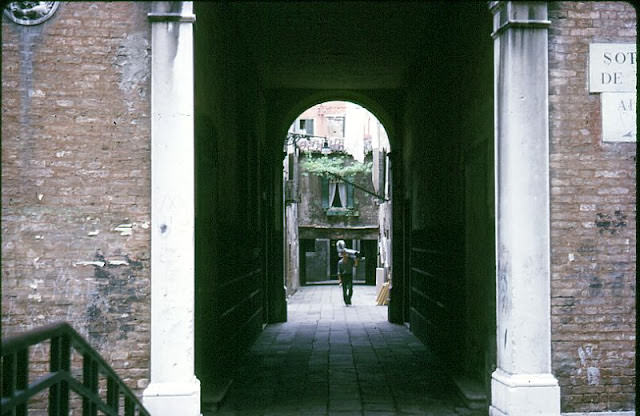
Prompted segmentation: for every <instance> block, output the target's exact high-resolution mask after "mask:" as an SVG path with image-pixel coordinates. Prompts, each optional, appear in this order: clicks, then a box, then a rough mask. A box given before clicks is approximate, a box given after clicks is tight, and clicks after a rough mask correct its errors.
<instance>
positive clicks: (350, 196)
mask: <svg viewBox="0 0 640 416" xmlns="http://www.w3.org/2000/svg"><path fill="white" fill-rule="evenodd" d="M347 208H353V185H351V184H350V183H348V184H347Z"/></svg>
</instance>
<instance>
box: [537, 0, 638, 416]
mask: <svg viewBox="0 0 640 416" xmlns="http://www.w3.org/2000/svg"><path fill="white" fill-rule="evenodd" d="M549 16H550V20H551V29H550V31H549V87H550V88H549V102H550V140H551V146H550V163H551V172H550V174H551V245H552V259H551V268H552V269H551V273H552V275H551V278H552V282H551V285H552V286H551V302H552V309H551V312H552V351H553V372H554V374H555V375H556V377H557V378H558V380H559V382H560V385H561V391H562V410H563V411H565V412H573V411H598V410H610V411H615V410H628V409H633V400H634V391H635V382H634V376H635V373H634V366H635V361H634V343H635V332H634V327H635V272H636V264H635V262H636V257H635V252H636V228H635V222H636V195H635V185H636V174H635V165H636V163H635V159H636V152H635V149H636V143H603V142H602V127H601V114H600V94H590V93H589V90H588V59H589V43H594V42H599V43H600V42H602V43H635V41H636V38H635V28H636V15H635V11H634V9H633V7H632V6H630V5H629V4H627V3H624V2H582V3H580V2H558V3H550V4H549Z"/></svg>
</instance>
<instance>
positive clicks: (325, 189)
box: [320, 176, 329, 209]
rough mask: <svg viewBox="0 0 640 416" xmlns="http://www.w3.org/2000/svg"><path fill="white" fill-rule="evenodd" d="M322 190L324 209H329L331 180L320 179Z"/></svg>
mask: <svg viewBox="0 0 640 416" xmlns="http://www.w3.org/2000/svg"><path fill="white" fill-rule="evenodd" d="M320 189H321V190H322V208H325V209H326V208H329V179H328V178H325V177H324V176H322V177H320Z"/></svg>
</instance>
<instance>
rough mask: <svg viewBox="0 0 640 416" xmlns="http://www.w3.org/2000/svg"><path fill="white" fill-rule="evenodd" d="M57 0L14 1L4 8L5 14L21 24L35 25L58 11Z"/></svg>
mask: <svg viewBox="0 0 640 416" xmlns="http://www.w3.org/2000/svg"><path fill="white" fill-rule="evenodd" d="M58 4H59V2H57V1H12V2H10V3H8V4H7V5H6V6H5V8H4V14H5V16H7V17H8V18H9V19H11V20H12V21H14V22H15V23H18V24H20V25H26V26H33V25H37V24H40V23H42V22H44V21H45V20H47V19H49V18H50V17H51V16H53V14H54V13H55V12H56V9H57V8H58Z"/></svg>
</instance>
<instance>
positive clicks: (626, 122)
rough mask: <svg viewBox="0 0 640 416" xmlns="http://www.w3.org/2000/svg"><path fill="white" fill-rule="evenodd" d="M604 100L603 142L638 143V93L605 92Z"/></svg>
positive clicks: (601, 96)
mask: <svg viewBox="0 0 640 416" xmlns="http://www.w3.org/2000/svg"><path fill="white" fill-rule="evenodd" d="M600 99H601V100H602V140H603V141H605V142H635V141H636V93H635V92H605V93H602V94H601V95H600Z"/></svg>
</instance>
